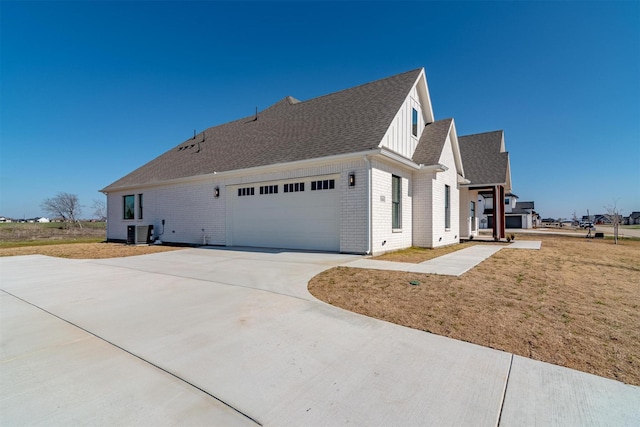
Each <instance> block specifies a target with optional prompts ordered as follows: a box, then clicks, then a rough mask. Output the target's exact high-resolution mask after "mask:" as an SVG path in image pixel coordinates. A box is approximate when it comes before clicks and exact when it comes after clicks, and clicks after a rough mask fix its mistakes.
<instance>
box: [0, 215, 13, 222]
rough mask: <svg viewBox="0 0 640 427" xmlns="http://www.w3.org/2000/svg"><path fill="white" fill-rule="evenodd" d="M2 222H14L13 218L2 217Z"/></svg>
mask: <svg viewBox="0 0 640 427" xmlns="http://www.w3.org/2000/svg"><path fill="white" fill-rule="evenodd" d="M0 222H12V220H11V218H7V217H4V216H0Z"/></svg>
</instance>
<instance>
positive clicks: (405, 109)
mask: <svg viewBox="0 0 640 427" xmlns="http://www.w3.org/2000/svg"><path fill="white" fill-rule="evenodd" d="M422 105H423V104H422V102H421V100H420V96H419V92H418V90H417V88H416V86H414V87H413V88H412V89H411V92H410V93H409V95H408V96H407V98H406V99H405V101H404V103H403V104H402V107H401V108H400V109H399V110H398V112H397V113H396V116H395V117H394V119H393V121H392V122H391V125H390V126H389V129H387V132H386V133H385V135H384V137H382V141H381V142H380V146H381V147H386V148H388V149H390V150H392V151H394V152H396V153H398V154H401V155H402V156H404V157H406V158H408V159H411V158H412V157H413V153H414V152H415V151H416V147H417V146H418V141H419V140H420V136H421V135H422V131H423V130H424V126H425V117H426V116H425V111H423V107H422ZM414 108H415V109H416V110H417V111H418V135H417V136H413V134H412V132H411V127H412V117H411V114H412V109H414Z"/></svg>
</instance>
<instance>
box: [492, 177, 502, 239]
mask: <svg viewBox="0 0 640 427" xmlns="http://www.w3.org/2000/svg"><path fill="white" fill-rule="evenodd" d="M491 192H492V193H493V230H491V233H492V234H493V238H494V239H498V238H499V237H498V234H499V233H498V230H499V228H498V227H500V224H499V222H498V221H499V218H500V215H499V212H498V210H499V209H500V203H498V196H499V195H500V192H499V191H498V187H496V186H494V187H493V189H492V190H491Z"/></svg>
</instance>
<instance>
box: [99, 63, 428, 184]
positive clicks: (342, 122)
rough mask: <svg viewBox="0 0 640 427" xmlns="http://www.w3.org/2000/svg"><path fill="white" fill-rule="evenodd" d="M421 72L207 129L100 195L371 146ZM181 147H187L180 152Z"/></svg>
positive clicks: (284, 104)
mask: <svg viewBox="0 0 640 427" xmlns="http://www.w3.org/2000/svg"><path fill="white" fill-rule="evenodd" d="M421 70H422V69H416V70H412V71H408V72H405V73H402V74H398V75H395V76H392V77H388V78H385V79H381V80H377V81H374V82H371V83H367V84H364V85H361V86H357V87H354V88H350V89H346V90H343V91H340V92H335V93H332V94H329V95H324V96H320V97H318V98H314V99H311V100H308V101H303V102H300V101H298V100H296V99H294V98H292V97H286V98H284V99H282V100H281V101H279V102H277V103H276V104H274V105H272V106H271V107H269V108H267V109H265V110H264V111H262V112H260V113H259V114H258V119H257V120H255V117H254V116H250V117H246V118H244V119H240V120H236V121H233V122H229V123H226V124H222V125H219V126H215V127H212V128H209V129H207V130H205V131H204V140H203V134H202V133H201V134H199V135H197V136H196V137H195V139H188V140H186V141H184V142H183V143H181V144H180V145H178V146H176V147H175V148H172V149H171V150H169V151H167V152H166V153H164V154H162V155H160V156H159V157H157V158H156V159H154V160H151V161H150V162H149V163H147V164H145V165H144V166H142V167H140V168H138V169H136V170H134V171H133V172H131V173H130V174H128V175H126V176H124V177H123V178H121V179H119V180H117V181H116V182H114V183H112V184H111V185H109V186H108V187H106V188H104V189H103V191H113V190H117V189H119V188H127V187H134V186H138V185H145V184H152V183H156V182H162V181H167V180H173V179H179V178H186V177H190V176H197V175H204V174H211V173H213V172H224V171H231V170H237V169H245V168H251V167H257V166H266V165H271V164H278V163H287V162H294V161H299V160H307V159H313V158H320V157H327V156H333V155H339V154H348V153H356V152H360V151H366V150H371V149H374V148H377V147H378V145H379V144H380V142H381V140H382V138H383V136H384V134H385V132H386V130H387V128H388V127H389V125H390V124H391V122H392V120H393V118H394V117H395V115H396V113H397V112H398V110H399V108H400V106H401V105H402V102H403V101H404V100H405V98H406V97H407V95H408V94H409V91H410V90H411V88H412V87H413V85H414V84H415V82H416V80H417V78H418V76H419V75H420V72H421ZM185 147H186V148H185Z"/></svg>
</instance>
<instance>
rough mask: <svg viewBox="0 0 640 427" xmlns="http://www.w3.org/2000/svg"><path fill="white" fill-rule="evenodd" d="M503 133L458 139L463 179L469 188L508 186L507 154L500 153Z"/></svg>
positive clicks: (486, 133)
mask: <svg viewBox="0 0 640 427" xmlns="http://www.w3.org/2000/svg"><path fill="white" fill-rule="evenodd" d="M502 141H503V131H501V130H498V131H493V132H485V133H478V134H475V135H466V136H460V137H458V144H459V146H460V157H462V164H463V165H464V175H465V178H467V179H469V180H470V181H471V184H470V185H471V186H478V185H484V184H508V180H509V178H508V174H509V153H508V152H505V151H502V149H503V145H502Z"/></svg>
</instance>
